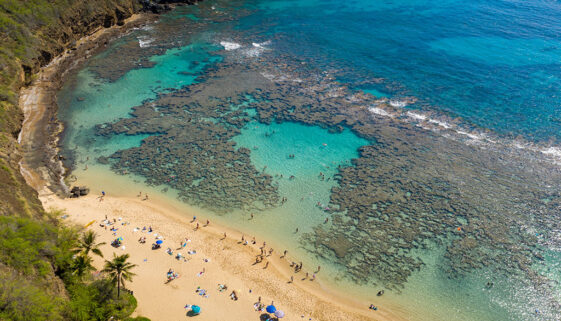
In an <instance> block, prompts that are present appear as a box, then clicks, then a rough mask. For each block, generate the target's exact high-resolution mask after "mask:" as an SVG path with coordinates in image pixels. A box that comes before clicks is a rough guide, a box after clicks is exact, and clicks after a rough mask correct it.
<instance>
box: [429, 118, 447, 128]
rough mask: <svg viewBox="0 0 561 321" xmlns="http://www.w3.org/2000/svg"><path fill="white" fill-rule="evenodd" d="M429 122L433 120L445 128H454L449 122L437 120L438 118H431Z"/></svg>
mask: <svg viewBox="0 0 561 321" xmlns="http://www.w3.org/2000/svg"><path fill="white" fill-rule="evenodd" d="M429 122H431V123H433V124H435V125H438V126H440V127H442V128H444V129H450V128H452V126H450V125H449V124H448V123H447V122H444V121H440V120H437V119H429Z"/></svg>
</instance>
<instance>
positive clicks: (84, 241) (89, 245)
mask: <svg viewBox="0 0 561 321" xmlns="http://www.w3.org/2000/svg"><path fill="white" fill-rule="evenodd" d="M96 237H97V235H96V234H95V232H94V231H86V233H84V234H82V238H81V239H80V240H79V241H78V248H76V249H75V250H74V252H75V253H82V254H83V255H86V256H87V255H88V254H89V253H90V251H91V252H92V253H94V254H96V255H99V256H101V257H103V253H101V250H100V249H99V247H100V246H102V245H104V244H105V242H101V243H97V244H96V243H95V239H96Z"/></svg>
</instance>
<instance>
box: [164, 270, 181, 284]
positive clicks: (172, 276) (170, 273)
mask: <svg viewBox="0 0 561 321" xmlns="http://www.w3.org/2000/svg"><path fill="white" fill-rule="evenodd" d="M166 277H167V279H168V282H171V281H173V280H175V279H177V278H178V277H179V274H178V273H175V271H174V270H173V269H171V268H170V269H169V270H168V273H167V274H166Z"/></svg>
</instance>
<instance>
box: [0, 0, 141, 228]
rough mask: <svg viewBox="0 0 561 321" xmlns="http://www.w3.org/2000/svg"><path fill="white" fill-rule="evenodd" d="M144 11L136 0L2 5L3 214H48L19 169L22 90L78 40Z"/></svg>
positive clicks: (13, 0)
mask: <svg viewBox="0 0 561 321" xmlns="http://www.w3.org/2000/svg"><path fill="white" fill-rule="evenodd" d="M141 9H142V4H141V3H140V2H138V1H136V0H89V1H77V0H54V1H53V0H38V1H23V0H1V1H0V43H1V47H0V70H1V72H0V214H2V215H22V216H33V217H40V216H42V215H43V209H42V207H41V204H40V203H39V201H38V199H37V195H36V192H35V191H34V190H33V189H32V188H30V187H29V186H27V185H26V184H25V180H24V179H23V177H22V175H21V174H20V170H19V166H18V163H19V161H20V159H21V156H20V153H19V146H18V144H17V135H18V133H19V131H20V130H21V124H22V121H23V114H22V111H21V110H20V108H19V107H18V106H17V93H18V90H19V88H21V86H23V85H25V84H28V83H30V82H31V81H32V80H33V77H34V76H33V75H34V74H35V73H37V72H38V71H39V68H40V67H42V66H45V65H46V64H48V63H49V62H50V61H51V60H52V59H53V58H55V57H56V56H58V55H60V54H61V53H62V52H63V51H64V50H65V49H67V48H72V47H73V44H74V43H75V42H76V40H78V39H80V38H81V37H83V36H86V35H88V34H90V33H92V32H94V31H96V30H97V29H99V28H104V27H110V26H112V25H114V24H122V23H123V22H124V20H125V19H126V18H128V17H130V16H131V15H132V14H134V13H135V12H138V11H139V10H141Z"/></svg>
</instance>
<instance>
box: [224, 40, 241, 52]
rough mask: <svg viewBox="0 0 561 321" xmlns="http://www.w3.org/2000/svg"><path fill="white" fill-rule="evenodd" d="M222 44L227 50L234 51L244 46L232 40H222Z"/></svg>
mask: <svg viewBox="0 0 561 321" xmlns="http://www.w3.org/2000/svg"><path fill="white" fill-rule="evenodd" d="M220 45H221V46H222V47H224V50H226V51H232V50H236V49H240V48H241V47H242V45H240V44H239V43H237V42H230V41H220Z"/></svg>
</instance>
